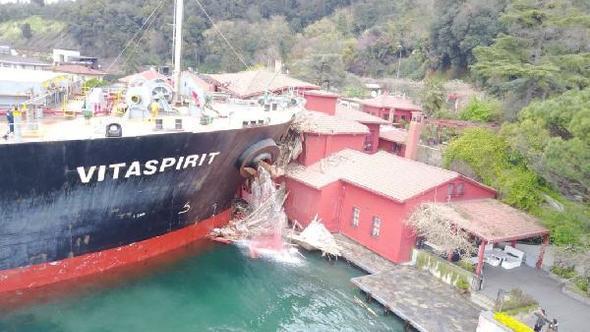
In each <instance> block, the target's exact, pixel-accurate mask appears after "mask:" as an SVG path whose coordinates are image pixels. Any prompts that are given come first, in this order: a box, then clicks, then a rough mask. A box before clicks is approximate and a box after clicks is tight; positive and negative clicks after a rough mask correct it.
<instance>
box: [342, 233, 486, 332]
mask: <svg viewBox="0 0 590 332" xmlns="http://www.w3.org/2000/svg"><path fill="white" fill-rule="evenodd" d="M336 239H337V241H338V243H339V244H340V245H341V246H342V247H343V250H342V251H343V256H344V258H346V259H347V260H348V261H349V262H351V263H352V264H354V265H356V266H358V267H360V268H362V269H364V270H366V271H367V272H369V273H372V274H370V275H367V276H362V277H357V278H353V279H351V281H352V283H354V284H355V285H356V286H357V287H359V288H360V289H361V290H362V291H364V292H365V293H367V294H369V295H370V296H371V297H372V298H374V299H375V300H376V301H377V302H379V303H381V305H383V306H384V307H385V308H387V309H388V310H390V311H391V312H393V313H394V314H396V315H397V316H399V317H400V318H402V319H404V320H405V321H407V322H408V323H409V324H410V325H412V326H413V327H414V328H415V329H417V330H418V331H423V332H446V331H449V332H450V331H458V332H462V331H469V332H472V331H475V329H476V327H477V321H478V317H479V313H480V311H481V308H479V307H477V306H476V305H475V304H473V303H472V302H471V301H470V300H469V299H468V298H466V297H464V296H462V295H460V294H459V293H458V292H457V291H455V290H454V289H452V288H451V287H450V286H449V285H447V284H445V283H443V282H442V281H440V280H438V279H436V278H435V277H434V276H432V275H430V274H429V273H427V272H425V271H420V270H417V269H416V268H414V267H412V266H402V265H395V264H393V263H391V262H389V261H387V260H385V259H384V258H382V257H380V256H379V255H377V254H375V253H373V252H371V251H370V250H368V249H367V248H365V247H363V246H361V245H359V244H357V243H355V242H354V241H352V240H350V239H348V238H346V237H344V236H342V235H337V236H336Z"/></svg>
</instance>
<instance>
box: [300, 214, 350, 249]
mask: <svg viewBox="0 0 590 332" xmlns="http://www.w3.org/2000/svg"><path fill="white" fill-rule="evenodd" d="M289 237H290V239H291V240H293V242H295V243H297V244H298V245H300V246H302V247H303V248H305V249H307V250H314V249H317V250H320V251H322V256H326V255H328V256H329V257H330V256H332V257H338V256H340V255H341V253H340V250H341V248H340V246H339V245H338V244H337V243H336V239H334V236H333V235H332V233H330V231H328V229H326V227H325V226H324V224H322V222H321V221H320V219H319V218H318V216H317V215H316V216H315V217H314V218H313V220H312V221H311V222H310V223H309V225H307V227H305V229H304V230H303V231H302V232H301V233H299V234H292V235H290V236H289Z"/></svg>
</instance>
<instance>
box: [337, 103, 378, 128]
mask: <svg viewBox="0 0 590 332" xmlns="http://www.w3.org/2000/svg"><path fill="white" fill-rule="evenodd" d="M336 115H337V116H339V117H341V118H343V119H347V120H352V121H357V122H360V123H362V124H371V123H372V124H380V125H381V124H388V122H387V121H386V120H383V119H382V118H380V117H377V116H374V115H371V114H368V113H365V112H361V111H357V110H355V109H352V108H349V107H345V106H342V105H338V107H336Z"/></svg>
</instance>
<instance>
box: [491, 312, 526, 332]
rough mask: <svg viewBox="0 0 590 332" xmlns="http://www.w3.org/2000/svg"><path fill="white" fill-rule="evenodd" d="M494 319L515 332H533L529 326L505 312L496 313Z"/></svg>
mask: <svg viewBox="0 0 590 332" xmlns="http://www.w3.org/2000/svg"><path fill="white" fill-rule="evenodd" d="M494 319H495V320H496V321H498V322H500V323H501V324H502V325H504V326H506V327H508V328H510V329H512V331H515V332H533V329H531V328H530V327H529V326H528V325H526V324H525V323H523V322H521V321H519V320H518V319H516V318H514V317H512V316H509V315H508V314H505V313H503V312H496V313H495V314H494Z"/></svg>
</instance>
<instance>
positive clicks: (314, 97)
mask: <svg viewBox="0 0 590 332" xmlns="http://www.w3.org/2000/svg"><path fill="white" fill-rule="evenodd" d="M303 96H304V97H305V109H307V110H309V111H316V112H320V113H325V114H328V115H335V114H336V104H337V102H338V98H339V97H340V96H339V95H337V94H335V93H332V92H328V91H322V90H311V91H305V92H304V93H303Z"/></svg>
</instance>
